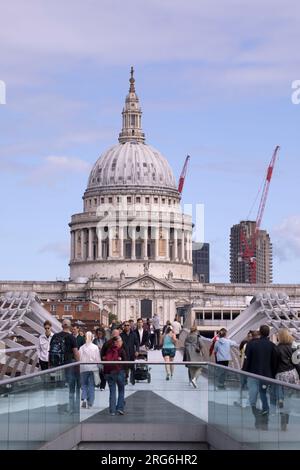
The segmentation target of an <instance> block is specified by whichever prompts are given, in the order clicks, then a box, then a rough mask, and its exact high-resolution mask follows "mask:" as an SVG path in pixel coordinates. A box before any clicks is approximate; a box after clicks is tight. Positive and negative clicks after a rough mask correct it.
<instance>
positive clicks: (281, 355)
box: [275, 328, 300, 431]
mask: <svg viewBox="0 0 300 470" xmlns="http://www.w3.org/2000/svg"><path fill="white" fill-rule="evenodd" d="M293 341H294V338H293V337H292V335H291V334H290V333H289V330H288V329H287V328H280V329H279V330H278V345H277V348H276V353H277V365H276V375H275V378H276V380H280V381H282V382H285V383H288V384H296V385H299V377H300V364H294V363H293V357H292V356H293V349H292V344H293ZM290 399H291V393H290V390H289V389H288V388H287V387H284V386H280V385H279V386H277V400H278V406H279V409H280V421H281V430H282V431H286V430H287V425H288V422H289V414H290Z"/></svg>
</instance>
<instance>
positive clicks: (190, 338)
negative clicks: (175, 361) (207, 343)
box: [184, 326, 204, 388]
mask: <svg viewBox="0 0 300 470" xmlns="http://www.w3.org/2000/svg"><path fill="white" fill-rule="evenodd" d="M203 348H204V343H203V341H202V340H201V338H200V335H199V334H198V330H197V327H196V326H192V327H191V329H190V333H189V334H188V335H187V337H186V339H185V342H184V361H187V362H199V361H200V360H201V357H202V354H203ZM187 367H188V374H189V382H190V384H191V385H192V386H193V387H194V388H197V379H198V377H199V375H200V374H201V367H198V366H195V365H188V366H187Z"/></svg>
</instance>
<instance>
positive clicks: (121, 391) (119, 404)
mask: <svg viewBox="0 0 300 470" xmlns="http://www.w3.org/2000/svg"><path fill="white" fill-rule="evenodd" d="M122 346H123V341H122V338H121V336H114V337H113V338H112V339H111V340H110V341H109V342H108V347H107V349H106V352H105V356H102V359H103V360H104V361H126V360H127V357H126V353H125V350H124V349H123V348H122ZM104 374H105V378H106V380H107V382H108V386H109V412H110V414H111V416H115V415H116V413H117V414H119V415H124V407H125V371H124V366H123V367H122V366H121V364H120V365H119V364H108V365H106V364H105V365H104ZM117 388H118V399H117V392H116V389H117Z"/></svg>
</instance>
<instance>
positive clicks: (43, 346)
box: [37, 320, 53, 370]
mask: <svg viewBox="0 0 300 470" xmlns="http://www.w3.org/2000/svg"><path fill="white" fill-rule="evenodd" d="M51 328H52V323H51V322H50V321H49V320H46V321H45V322H44V329H45V333H44V334H42V335H41V336H40V337H39V343H38V347H37V353H38V358H39V364H40V368H41V370H46V369H48V367H49V349H50V342H51V338H52V336H53V333H52V331H51Z"/></svg>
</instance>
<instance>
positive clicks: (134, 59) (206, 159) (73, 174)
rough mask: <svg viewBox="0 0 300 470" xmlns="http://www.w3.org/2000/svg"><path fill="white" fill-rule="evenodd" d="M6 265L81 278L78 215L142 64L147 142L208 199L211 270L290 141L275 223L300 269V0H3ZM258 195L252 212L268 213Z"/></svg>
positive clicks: (287, 277)
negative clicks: (74, 223)
mask: <svg viewBox="0 0 300 470" xmlns="http://www.w3.org/2000/svg"><path fill="white" fill-rule="evenodd" d="M0 12H1V31H0V80H4V81H5V83H6V87H7V104H6V105H0V192H1V193H0V201H1V203H0V207H1V231H0V279H2V280H9V279H12V280H13V279H17V280H37V279H39V280H55V279H56V278H68V275H69V272H68V258H69V231H68V222H69V221H70V217H71V214H73V213H76V212H81V210H82V199H81V198H82V194H83V192H84V190H85V188H86V183H87V179H88V174H89V170H90V168H91V166H92V164H93V163H94V162H95V161H96V159H97V158H98V157H99V156H100V155H101V153H102V152H103V151H104V150H105V149H106V148H107V147H108V146H110V145H113V144H114V143H116V142H117V137H118V133H119V131H120V127H121V111H122V107H123V103H124V99H125V95H126V93H127V92H128V85H129V83H128V79H129V69H130V66H131V65H134V67H135V78H136V89H137V93H138V95H139V98H140V101H141V105H142V109H143V128H144V131H145V133H146V138H147V142H148V143H149V144H151V145H153V146H154V147H156V148H158V149H159V150H160V151H161V152H162V153H163V155H164V156H165V157H166V158H167V159H168V161H169V162H170V164H171V166H172V168H173V170H174V173H175V176H176V178H178V176H179V174H180V171H181V168H182V165H183V162H184V159H185V156H186V154H190V155H191V157H192V158H191V162H190V167H189V170H188V175H187V178H186V184H185V188H184V193H183V200H184V202H185V203H192V204H194V205H195V204H196V203H199V202H201V203H204V204H205V238H206V241H208V242H210V243H211V280H212V281H214V282H228V280H229V232H230V227H231V225H233V224H234V223H238V222H239V221H240V220H241V219H244V218H245V217H247V215H248V212H249V209H250V207H251V205H252V203H253V200H254V199H255V196H256V194H257V191H258V188H259V187H260V185H261V183H262V180H263V178H264V175H265V171H266V168H267V165H268V163H269V161H270V158H271V156H272V152H273V150H274V148H275V146H276V145H277V144H279V145H280V146H281V151H280V155H279V160H278V162H277V166H276V168H275V172H274V176H273V180H272V184H271V188H270V193H269V198H268V202H267V207H266V211H265V215H264V219H263V223H262V228H265V229H267V230H268V231H269V232H270V235H271V237H272V241H273V245H274V263H273V264H274V282H276V283H299V277H300V265H299V256H300V209H299V170H300V160H299V124H300V105H298V106H297V105H294V104H292V101H291V94H292V89H291V84H292V81H293V80H296V79H299V78H300V55H299V46H298V45H299V44H300V29H299V20H300V4H299V2H298V1H296V0H287V1H285V2H283V1H279V0H260V1H258V0H252V1H248V0H247V1H245V2H240V1H238V0H224V1H223V0H222V1H220V0H209V1H208V0H204V1H202V2H199V1H198V0H164V1H163V2H162V1H158V0H144V1H143V2H141V1H138V0H136V1H132V0H128V1H127V2H124V1H121V0H80V1H79V0H59V1H58V0H51V1H50V0H44V1H43V2H41V1H39V0H27V1H26V2H24V1H23V0H11V1H8V0H0ZM256 211H257V207H256V208H255V210H254V212H253V214H252V216H253V217H254V218H255V216H256Z"/></svg>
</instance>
